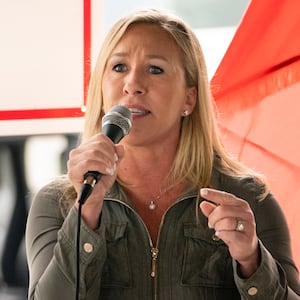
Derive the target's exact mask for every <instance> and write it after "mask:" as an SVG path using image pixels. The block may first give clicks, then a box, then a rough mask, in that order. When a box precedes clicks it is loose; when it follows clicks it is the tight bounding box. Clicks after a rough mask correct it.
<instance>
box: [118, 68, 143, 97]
mask: <svg viewBox="0 0 300 300" xmlns="http://www.w3.org/2000/svg"><path fill="white" fill-rule="evenodd" d="M123 92H124V93H125V94H127V95H138V94H144V93H145V83H144V78H143V74H141V72H138V71H137V70H135V69H132V70H131V71H130V72H128V73H127V75H126V77H125V82H124V87H123Z"/></svg>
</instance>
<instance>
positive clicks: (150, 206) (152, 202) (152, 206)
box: [149, 200, 156, 210]
mask: <svg viewBox="0 0 300 300" xmlns="http://www.w3.org/2000/svg"><path fill="white" fill-rule="evenodd" d="M155 208H156V204H155V202H154V201H153V200H151V201H150V204H149V209H150V210H154V209H155Z"/></svg>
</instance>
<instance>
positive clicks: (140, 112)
mask: <svg viewBox="0 0 300 300" xmlns="http://www.w3.org/2000/svg"><path fill="white" fill-rule="evenodd" d="M129 110H130V111H131V114H132V116H145V115H148V114H150V111H149V110H141V109H138V108H132V107H131V108H129Z"/></svg>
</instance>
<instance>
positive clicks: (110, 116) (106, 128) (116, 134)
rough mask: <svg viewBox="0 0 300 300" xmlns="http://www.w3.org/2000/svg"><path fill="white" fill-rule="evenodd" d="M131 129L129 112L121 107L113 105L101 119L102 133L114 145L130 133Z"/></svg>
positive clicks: (124, 107)
mask: <svg viewBox="0 0 300 300" xmlns="http://www.w3.org/2000/svg"><path fill="white" fill-rule="evenodd" d="M131 127H132V115H131V111H130V110H129V109H128V108H127V107H126V106H123V105H115V106H113V107H112V108H111V109H110V111H109V112H108V113H107V114H106V115H104V116H103V118H102V132H103V133H104V134H105V135H107V136H108V137H109V138H110V139H111V140H112V141H113V142H114V143H118V142H119V141H120V140H121V139H122V138H123V137H124V136H125V135H127V134H128V133H129V132H130V129H131Z"/></svg>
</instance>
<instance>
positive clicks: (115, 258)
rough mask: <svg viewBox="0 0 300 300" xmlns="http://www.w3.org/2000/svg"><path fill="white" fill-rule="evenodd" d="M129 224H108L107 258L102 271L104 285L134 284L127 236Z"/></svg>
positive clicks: (125, 286) (105, 286)
mask: <svg viewBox="0 0 300 300" xmlns="http://www.w3.org/2000/svg"><path fill="white" fill-rule="evenodd" d="M126 228H127V224H106V245H107V259H106V262H105V264H104V268H103V272H102V287H103V288H111V287H120V288H129V287H131V286H132V280H131V270H130V267H129V256H128V246H127V236H126Z"/></svg>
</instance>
